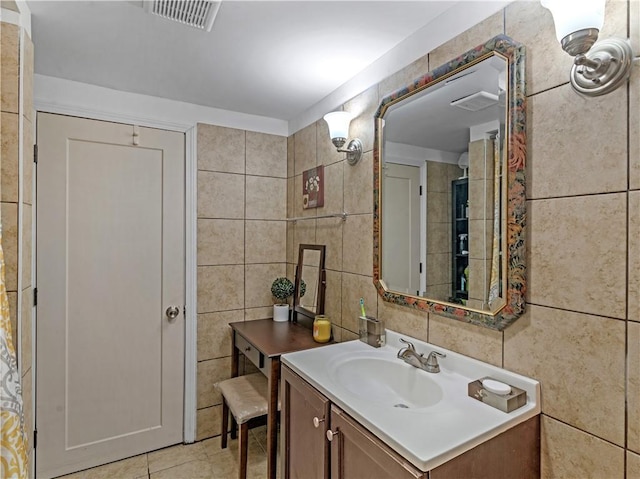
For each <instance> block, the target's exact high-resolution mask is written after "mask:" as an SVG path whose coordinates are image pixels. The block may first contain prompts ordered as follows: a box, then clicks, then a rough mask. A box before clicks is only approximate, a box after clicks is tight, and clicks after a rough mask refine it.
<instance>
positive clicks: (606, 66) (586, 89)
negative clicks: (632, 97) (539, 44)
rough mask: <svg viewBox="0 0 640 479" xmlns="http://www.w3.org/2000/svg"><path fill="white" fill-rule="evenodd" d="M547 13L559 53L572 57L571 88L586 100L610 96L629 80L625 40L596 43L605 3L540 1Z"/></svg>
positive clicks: (630, 59)
mask: <svg viewBox="0 0 640 479" xmlns="http://www.w3.org/2000/svg"><path fill="white" fill-rule="evenodd" d="M540 3H541V4H542V6H543V7H545V8H547V9H549V10H551V14H552V15H553V21H554V23H555V26H556V37H557V38H558V41H559V42H560V44H561V45H562V49H563V50H564V51H565V52H567V53H568V54H569V55H571V56H573V57H575V59H574V64H573V67H572V68H571V75H570V79H571V86H572V87H573V89H574V90H575V91H577V92H578V93H581V94H583V95H586V96H599V95H605V94H607V93H610V92H612V91H613V90H615V89H616V88H618V87H619V86H620V85H622V84H624V82H625V81H626V80H627V78H629V75H630V73H631V64H632V62H633V51H632V49H631V45H630V44H629V42H628V41H627V40H623V39H621V38H609V39H606V40H601V41H599V42H597V43H596V40H598V33H599V32H600V30H601V29H602V24H603V23H604V7H605V0H579V1H567V0H541V2H540Z"/></svg>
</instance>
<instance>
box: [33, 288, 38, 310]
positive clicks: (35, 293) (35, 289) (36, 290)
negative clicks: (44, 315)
mask: <svg viewBox="0 0 640 479" xmlns="http://www.w3.org/2000/svg"><path fill="white" fill-rule="evenodd" d="M33 305H34V306H38V288H33Z"/></svg>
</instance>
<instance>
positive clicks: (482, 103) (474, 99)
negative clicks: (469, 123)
mask: <svg viewBox="0 0 640 479" xmlns="http://www.w3.org/2000/svg"><path fill="white" fill-rule="evenodd" d="M496 103H498V95H494V94H493V93H489V92H486V91H479V92H477V93H473V94H472V95H468V96H465V97H462V98H460V99H458V100H453V101H452V102H451V106H457V107H458V108H462V109H463V110H469V111H478V110H482V109H484V108H488V107H490V106H493V105H495V104H496Z"/></svg>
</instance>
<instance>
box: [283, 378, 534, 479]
mask: <svg viewBox="0 0 640 479" xmlns="http://www.w3.org/2000/svg"><path fill="white" fill-rule="evenodd" d="M281 380H282V388H283V395H282V398H283V403H282V411H283V418H284V419H283V443H284V445H285V449H284V450H285V454H284V478H285V479H364V478H367V479H371V478H375V479H410V478H414V479H460V478H474V479H514V478H518V479H539V478H540V417H539V416H535V417H533V418H531V419H529V420H527V421H525V422H523V423H521V424H518V425H517V426H514V427H513V428H511V429H509V430H507V431H505V432H503V433H502V434H500V435H498V436H496V437H494V438H492V439H490V440H488V441H486V442H484V443H482V444H480V445H478V446H476V447H474V448H473V449H471V450H469V451H467V452H465V453H463V454H461V455H460V456H458V457H456V458H454V459H452V460H451V461H449V462H446V463H444V464H442V465H440V466H438V467H436V468H434V469H432V470H431V471H420V470H419V469H417V468H416V467H415V466H414V465H413V464H411V463H410V462H409V461H407V460H406V459H404V458H403V457H402V456H401V455H400V454H398V453H397V452H395V451H394V450H392V449H391V448H390V447H389V446H387V445H386V444H385V443H383V442H382V441H381V440H380V439H378V438H377V437H376V436H375V435H373V434H372V433H371V432H369V431H368V430H367V429H366V428H365V427H363V426H362V425H361V424H360V423H358V422H357V421H356V420H355V419H353V418H352V417H350V416H349V415H348V414H347V413H345V412H344V411H342V410H341V409H340V408H339V407H338V406H336V405H335V404H331V402H330V401H329V399H327V398H326V397H324V396H323V395H322V394H320V393H319V392H318V391H317V390H316V389H315V388H313V387H312V386H311V385H309V384H308V383H307V382H306V381H305V380H304V379H302V378H301V377H300V376H298V375H297V374H295V373H294V372H293V371H291V370H290V369H289V368H287V367H286V366H283V368H282V379H281ZM314 418H318V420H322V421H321V422H319V423H318V427H315V424H314ZM328 430H331V431H332V433H333V438H332V439H331V441H329V440H328V439H327V436H326V432H327V431H328ZM431 433H434V434H437V433H435V432H431Z"/></svg>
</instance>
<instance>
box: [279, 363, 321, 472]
mask: <svg viewBox="0 0 640 479" xmlns="http://www.w3.org/2000/svg"><path fill="white" fill-rule="evenodd" d="M280 381H281V385H282V395H281V398H282V413H281V418H282V432H281V434H282V436H283V444H284V451H285V454H284V457H285V458H286V463H285V474H284V477H285V478H291V479H329V477H330V476H329V445H330V443H329V441H327V438H326V432H327V429H328V427H329V426H328V424H329V406H330V405H331V403H330V402H329V400H328V399H327V398H326V397H324V396H323V395H322V394H320V393H319V392H318V391H316V390H315V389H314V388H313V387H312V386H310V385H309V384H308V383H307V382H306V381H305V380H303V379H302V378H301V377H300V376H298V375H297V374H295V373H294V372H292V371H291V370H290V369H289V368H287V367H285V366H283V367H282V371H281V376H280Z"/></svg>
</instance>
